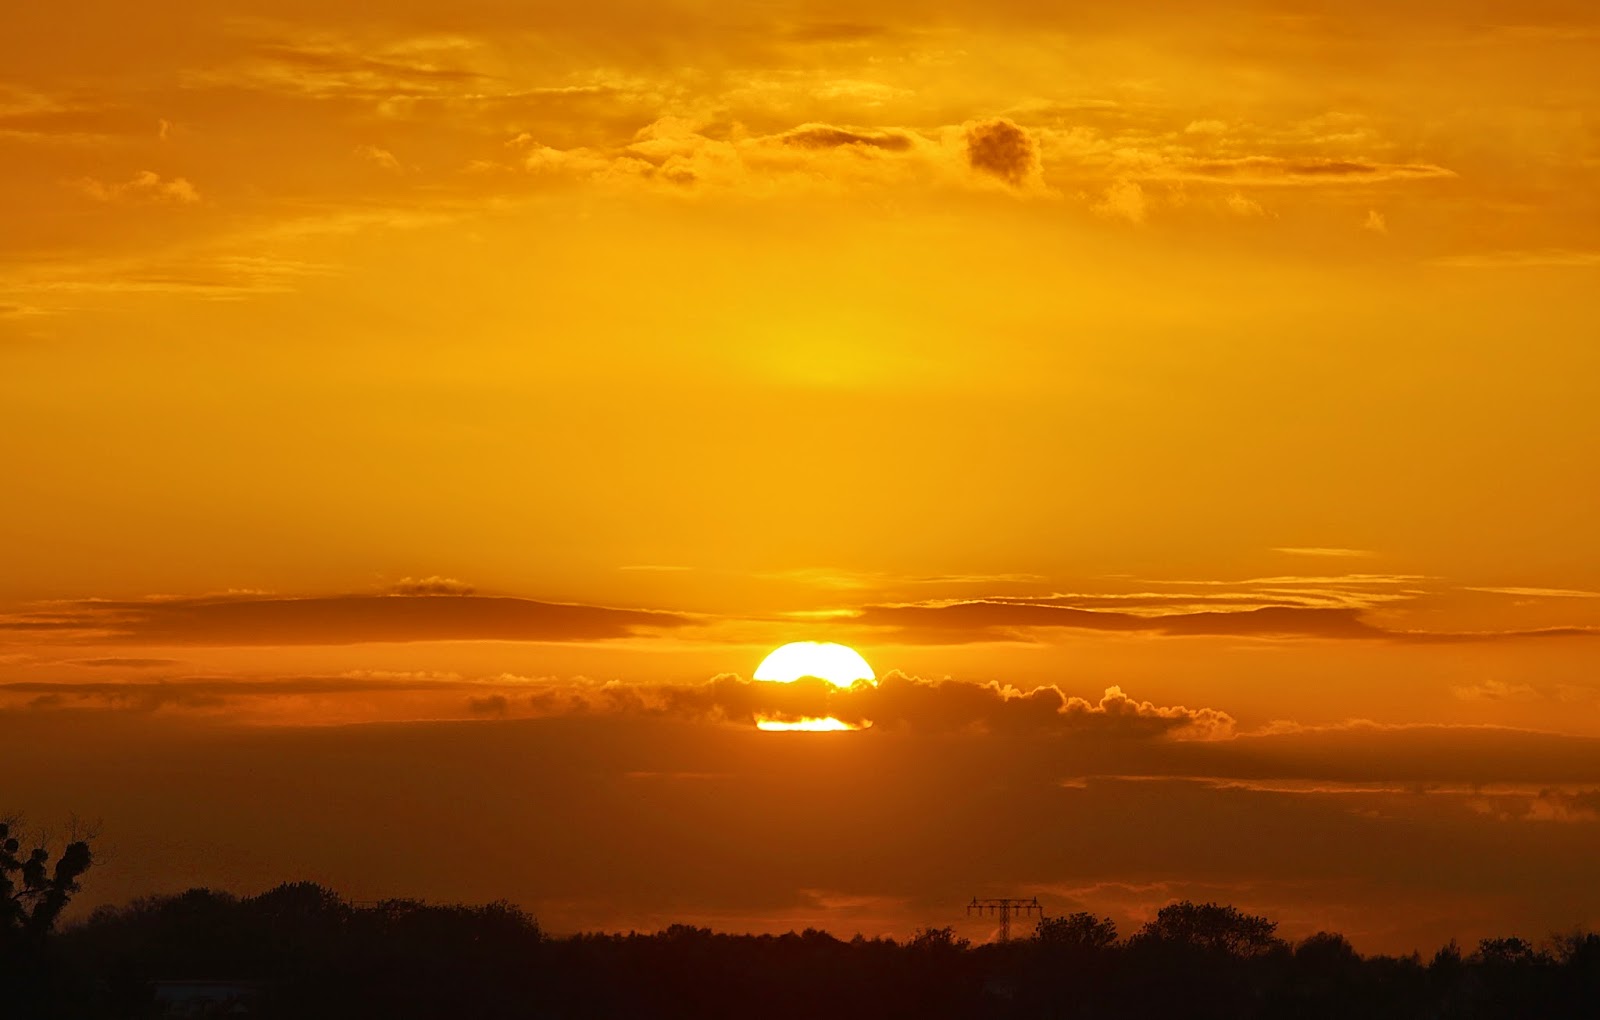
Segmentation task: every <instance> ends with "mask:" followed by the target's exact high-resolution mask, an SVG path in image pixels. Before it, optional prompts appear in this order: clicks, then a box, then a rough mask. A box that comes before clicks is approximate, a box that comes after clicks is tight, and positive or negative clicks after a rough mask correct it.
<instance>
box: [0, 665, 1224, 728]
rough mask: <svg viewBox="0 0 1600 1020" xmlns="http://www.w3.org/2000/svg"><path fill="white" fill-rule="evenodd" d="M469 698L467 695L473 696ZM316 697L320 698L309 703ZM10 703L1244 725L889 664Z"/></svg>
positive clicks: (35, 691)
mask: <svg viewBox="0 0 1600 1020" xmlns="http://www.w3.org/2000/svg"><path fill="white" fill-rule="evenodd" d="M463 695H465V697H463ZM308 699H311V700H308ZM0 708H11V709H31V710H35V711H37V710H47V711H59V710H66V709H76V710H85V709H98V710H112V711H135V712H144V713H149V712H156V711H172V710H177V711H192V712H201V713H216V712H218V711H220V710H223V709H226V710H227V712H228V717H229V718H230V719H232V720H234V721H239V720H241V719H244V718H250V719H257V720H260V719H267V720H273V721H277V722H280V723H281V722H285V721H296V719H298V721H301V722H304V721H309V720H318V721H327V720H339V721H362V720H364V719H365V720H371V721H385V720H395V719H403V718H416V717H417V716H418V715H419V714H421V715H423V716H424V717H433V718H505V717H518V718H534V717H537V718H565V717H582V718H592V719H603V718H612V717H630V718H664V719H672V720H676V721H680V722H695V723H716V724H734V725H737V726H741V727H753V726H754V725H755V724H756V722H757V721H758V720H761V719H769V720H789V721H792V720H797V719H803V718H834V719H839V720H842V721H844V722H846V723H848V724H850V725H852V726H862V727H864V726H869V725H870V726H873V727H876V728H880V729H884V730H907V731H911V732H916V733H923V734H930V733H945V734H955V733H967V734H980V733H982V734H994V735H997V736H1005V737H1041V738H1043V737H1063V738H1066V737H1070V738H1085V739H1087V738H1096V739H1100V738H1105V739H1134V740H1146V739H1155V738H1162V737H1168V738H1174V739H1180V740H1211V739H1219V738H1225V737H1229V736H1232V735H1233V732H1234V720H1233V717H1232V716H1230V715H1229V714H1228V713H1226V712H1223V711H1220V710H1217V709H1212V708H1194V709H1191V708H1186V707H1184V706H1181V705H1177V706H1163V705H1156V704H1154V703H1152V702H1149V701H1139V700H1136V699H1134V698H1132V697H1130V696H1128V695H1127V694H1125V693H1124V692H1123V691H1122V689H1121V688H1120V687H1109V688H1106V690H1105V692H1104V693H1103V694H1102V695H1101V696H1100V697H1099V698H1098V699H1093V700H1091V699H1088V698H1083V697H1078V696H1076V695H1069V694H1066V693H1065V692H1063V691H1062V690H1061V689H1060V688H1059V687H1057V686H1054V685H1049V686H1040V687H1035V688H1032V689H1029V690H1022V689H1019V688H1016V687H1012V686H1010V685H1008V684H1000V683H998V682H990V683H986V684H976V683H968V682H963V681H956V680H923V679H920V678H918V677H913V676H908V675H906V674H904V673H900V672H891V673H889V674H888V675H886V676H885V677H884V678H883V679H882V680H881V681H880V682H879V683H877V684H870V683H865V682H863V683H859V684H856V685H855V686H853V687H850V688H844V689H841V688H837V687H834V686H833V685H832V684H830V683H828V682H826V681H823V680H817V679H815V678H807V679H802V680H799V681H796V682H794V683H777V682H772V681H765V680H746V679H744V678H742V677H739V676H737V675H734V674H723V675H720V676H716V677H712V678H711V679H709V680H706V681H704V682H702V683H684V684H660V683H628V682H623V681H618V680H611V681H604V682H597V681H592V680H587V679H584V678H581V677H579V678H573V679H557V678H553V677H540V678H528V677H521V676H515V675H511V674H501V675H498V676H487V677H478V678H474V679H467V678H463V677H460V676H458V675H455V674H440V673H370V672H350V673H344V674H340V675H338V676H299V677H273V678H255V677H226V676H220V677H219V676H195V677H177V678H170V679H163V680H157V681H94V682H70V681H16V682H11V683H4V684H0Z"/></svg>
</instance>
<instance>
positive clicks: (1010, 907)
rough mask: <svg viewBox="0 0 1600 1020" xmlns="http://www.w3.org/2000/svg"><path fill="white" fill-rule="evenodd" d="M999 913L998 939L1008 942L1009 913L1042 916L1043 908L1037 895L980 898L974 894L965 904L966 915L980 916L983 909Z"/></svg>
mask: <svg viewBox="0 0 1600 1020" xmlns="http://www.w3.org/2000/svg"><path fill="white" fill-rule="evenodd" d="M986 910H987V911H988V912H989V913H990V914H999V915H1000V941H1001V942H1008V941H1010V939H1011V915H1013V914H1020V915H1021V916H1023V917H1027V916H1028V915H1029V914H1038V915H1039V916H1040V917H1043V916H1044V908H1043V907H1041V906H1039V897H1037V896H1034V897H1031V898H1029V899H1026V900H1021V899H1011V898H1010V897H1002V898H1000V899H990V900H980V899H978V898H977V897H976V896H974V897H973V898H972V902H971V903H968V904H967V916H968V917H971V916H972V915H973V914H978V915H979V916H982V914H983V912H984V911H986Z"/></svg>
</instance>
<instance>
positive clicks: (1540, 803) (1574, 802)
mask: <svg viewBox="0 0 1600 1020" xmlns="http://www.w3.org/2000/svg"><path fill="white" fill-rule="evenodd" d="M1467 803H1468V806H1470V807H1471V808H1472V809H1473V810H1474V811H1477V812H1479V813H1481V814H1485V815H1489V816H1490V817H1492V818H1496V819H1499V820H1500V821H1505V822H1557V823H1568V824H1571V823H1586V822H1597V821H1600V790H1578V791H1568V790H1559V789H1546V790H1539V791H1538V792H1537V793H1532V794H1526V793H1512V794H1494V793H1479V794H1477V795H1475V796H1473V797H1471V798H1470V799H1469V800H1468V802H1467Z"/></svg>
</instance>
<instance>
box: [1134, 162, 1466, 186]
mask: <svg viewBox="0 0 1600 1020" xmlns="http://www.w3.org/2000/svg"><path fill="white" fill-rule="evenodd" d="M1150 176H1154V177H1178V178H1182V179H1185V180H1195V181H1217V182H1224V183H1226V182H1234V183H1252V182H1254V183H1262V184H1271V183H1291V184H1295V183H1297V184H1317V183H1326V184H1341V183H1343V184H1364V183H1375V182H1379V181H1393V180H1427V179H1431V178H1444V177H1454V176H1456V174H1455V171H1453V170H1448V169H1446V168H1444V167H1442V166H1435V165H1433V164H1431V163H1373V162H1368V161H1365V160H1350V159H1286V158H1282V157H1278V156H1243V157H1240V158H1238V159H1217V160H1189V161H1183V162H1179V163H1175V164H1171V165H1169V166H1165V167H1162V168H1160V169H1158V170H1155V171H1154V172H1152V173H1151V174H1150Z"/></svg>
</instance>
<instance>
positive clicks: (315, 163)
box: [0, 0, 1600, 948]
mask: <svg viewBox="0 0 1600 1020" xmlns="http://www.w3.org/2000/svg"><path fill="white" fill-rule="evenodd" d="M228 9H229V12H228V13H227V14H221V13H219V12H218V9H217V7H216V5H214V4H200V3H175V4H167V5H160V6H159V8H156V9H150V8H148V7H132V6H129V5H126V4H112V3H98V4H90V5H77V6H75V7H74V8H73V9H71V10H64V9H57V8H53V7H50V6H48V5H45V6H35V7H33V8H30V9H27V10H19V11H17V12H15V13H12V14H10V15H9V16H8V30H7V32H6V33H5V35H4V38H0V224H3V225H4V226H3V229H0V472H3V477H4V479H5V489H4V495H5V498H4V499H0V762H4V763H6V767H7V768H8V769H10V770H11V774H17V770H18V769H21V770H22V772H21V775H23V776H24V778H29V779H32V778H37V782H35V783H32V784H24V786H25V787H26V788H25V789H23V791H22V792H21V793H20V794H18V795H17V796H19V798H20V799H19V800H18V802H17V803H15V804H12V805H7V804H0V811H3V810H5V809H7V808H10V807H15V808H17V809H22V810H26V811H27V812H28V813H29V815H30V816H31V817H33V818H34V819H35V820H37V821H40V822H44V821H48V820H50V819H53V818H57V817H60V816H61V815H62V814H63V813H65V812H68V811H74V810H76V811H78V812H79V813H81V814H85V815H89V816H98V817H100V818H101V819H102V822H103V827H104V830H105V832H106V833H107V838H108V839H109V840H111V842H113V843H116V844H120V845H121V846H122V848H123V849H122V851H121V852H119V853H118V854H117V855H116V857H115V858H114V859H113V860H112V861H111V863H108V864H107V865H106V866H105V868H104V869H103V871H102V872H101V873H100V875H99V876H98V878H97V881H96V882H95V883H93V884H94V885H95V886H96V888H95V889H94V891H93V892H94V894H95V895H98V896H100V897H101V898H103V899H114V898H117V897H120V896H126V895H133V894H136V893H142V892H150V891H154V890H156V889H171V888H181V887H183V886H184V885H186V884H192V883H196V882H206V883H212V884H218V885H226V886H230V887H235V888H240V889H248V888H252V887H254V886H256V885H260V884H263V883H270V882H274V881H277V880H279V879H283V878H291V877H297V876H298V875H300V874H304V873H313V874H314V877H319V878H322V879H324V880H326V881H329V882H330V883H333V884H335V885H337V886H339V887H340V888H344V889H348V890H350V891H352V892H355V893H360V894H362V895H366V894H371V895H429V896H436V897H447V896H448V897H478V898H488V899H492V898H496V897H498V896H502V895H505V896H510V897H512V898H515V899H519V900H520V901H521V902H523V903H524V904H526V905H527V906H529V907H530V908H531V909H533V910H534V911H535V912H536V913H537V914H539V915H540V916H541V918H544V919H546V921H547V923H549V924H552V925H554V926H556V927H558V928H561V927H566V928H577V927H582V926H585V925H594V926H600V925H616V926H622V927H628V926H640V927H647V926H648V925H649V924H652V923H655V922H657V921H661V922H662V923H665V922H667V921H673V920H692V919H694V918H702V919H705V920H707V921H708V923H717V924H719V925H722V926H732V927H739V928H748V927H778V928H782V927H787V926H788V925H789V924H790V923H794V921H795V919H796V918H800V919H802V920H805V921H806V923H819V924H823V925H825V926H828V927H834V928H838V929H841V930H855V928H857V927H859V928H862V929H863V930H869V931H878V930H882V931H896V932H905V931H908V930H909V929H910V928H911V927H913V926H915V925H919V924H927V923H939V924H942V923H946V922H950V921H955V920H958V919H959V918H957V917H956V916H955V915H956V914H957V913H959V911H958V910H953V909H947V908H949V907H950V903H959V902H964V901H965V899H966V898H968V897H970V896H971V895H974V894H1005V892H1006V890H1011V889H1016V890H1020V891H1022V892H1024V893H1027V894H1033V893H1035V892H1037V893H1038V894H1040V895H1044V896H1046V897H1047V898H1049V899H1050V900H1051V902H1053V903H1054V904H1056V905H1057V906H1058V907H1060V908H1062V909H1067V908H1071V909H1077V908H1079V907H1083V908H1085V909H1095V910H1100V911H1102V912H1109V913H1114V914H1115V915H1116V916H1118V917H1119V918H1121V919H1123V920H1124V922H1125V923H1132V922H1133V921H1136V920H1137V919H1139V918H1141V917H1144V916H1148V915H1149V914H1150V913H1152V912H1153V910H1154V909H1155V907H1157V906H1159V905H1160V904H1161V903H1164V902H1166V901H1167V900H1168V899H1170V898H1172V897H1173V896H1186V895H1193V896H1196V897H1204V898H1209V899H1224V900H1230V901H1233V902H1237V903H1239V904H1240V905H1242V906H1254V907H1258V908H1260V909H1263V910H1267V909H1269V908H1270V910H1273V911H1276V912H1277V915H1276V916H1281V917H1282V918H1283V919H1284V920H1285V924H1286V927H1288V928H1293V929H1295V930H1300V929H1304V930H1306V931H1310V930H1315V929H1316V928H1318V927H1341V928H1342V929H1343V930H1345V931H1347V933H1349V934H1351V935H1352V937H1353V938H1355V940H1356V942H1357V944H1358V945H1360V946H1362V947H1363V948H1368V947H1373V948H1409V947H1410V946H1411V945H1412V944H1418V945H1420V944H1424V943H1426V942H1427V941H1428V940H1434V941H1439V940H1442V939H1443V938H1447V937H1450V936H1452V935H1455V936H1458V937H1459V936H1466V935H1470V934H1472V933H1474V932H1478V931H1480V930H1481V931H1483V932H1484V933H1487V931H1489V930H1495V931H1500V932H1501V933H1509V929H1510V928H1513V927H1516V926H1518V925H1521V926H1522V930H1521V931H1520V933H1521V934H1525V935H1542V934H1544V933H1545V932H1546V931H1547V930H1550V929H1553V928H1555V927H1559V926H1563V925H1571V924H1575V923H1579V922H1588V923H1591V924H1595V923H1600V895H1594V894H1590V893H1587V892H1582V891H1581V890H1580V891H1577V892H1575V891H1574V890H1575V888H1576V887H1577V886H1581V885H1583V884H1584V883H1582V882H1580V881H1579V880H1578V879H1576V878H1575V877H1574V875H1575V874H1576V872H1573V873H1570V874H1569V873H1568V872H1567V871H1564V870H1563V869H1564V868H1568V867H1569V866H1570V867H1572V868H1576V867H1577V866H1578V865H1577V862H1579V861H1581V860H1583V859H1585V855H1588V856H1589V857H1590V858H1592V855H1593V854H1594V853H1595V852H1600V678H1597V676H1600V675H1597V671H1596V666H1597V664H1600V542H1597V541H1596V538H1595V521H1596V520H1600V484H1597V483H1596V482H1595V480H1594V479H1595V471H1594V468H1593V466H1592V465H1593V464H1594V463H1597V462H1600V381H1597V380H1600V344H1597V343H1596V341H1595V339H1594V338H1595V337H1596V336H1600V305H1597V303H1596V302H1595V300H1594V297H1593V295H1594V293H1595V288H1596V284H1597V275H1596V274H1597V273H1600V197H1597V195H1600V191H1597V190H1596V188H1595V177H1596V173H1597V170H1600V129H1597V126H1596V123H1595V116H1594V109H1595V101H1596V97H1597V96H1600V15H1596V13H1595V12H1594V9H1593V5H1592V4H1589V3H1583V2H1576V0H1574V2H1566V0H1548V2H1533V3H1530V2H1517V3H1511V2H1497V0H1480V2H1476V3H1470V4H1462V3H1443V2H1432V0H1404V2H1400V3H1381V4H1380V3H1362V4H1356V5H1351V4H1339V5H1335V4H1328V3H1318V2H1305V3H1283V2H1266V0H1243V2H1236V3H1230V4H1227V5H1223V6H1217V5H1210V6H1208V7H1207V8H1206V9H1205V10H1204V11H1203V12H1201V11H1199V10H1197V9H1194V8H1192V5H1183V4H1177V3H1167V2H1156V0H1135V2H1133V3H1124V4H1116V5H1060V4H1037V3H1020V2H1017V0H986V2H984V3H974V2H970V0H931V2H930V0H920V2H918V3H914V4H913V3H875V4H865V3H851V4H824V3H801V2H780V3H773V4H763V5H760V6H752V5H730V4H712V3H706V2H699V3H679V2H674V0H651V2H648V3H646V2H642V0H605V2H603V3H598V4H586V5H571V4H547V3H530V4H511V3H500V2H490V0H465V2H459V3H454V4H450V5H440V4H434V3H427V4H424V3H418V2H415V0H399V2H388V3H382V4H379V3H353V2H342V3H327V2H323V3H316V4H313V3H302V2H298V0H256V2H246V3H235V4H230V5H228ZM810 639H817V640H836V641H843V642H846V643H848V644H850V645H852V646H854V647H856V648H858V649H860V650H861V651H862V652H863V653H864V654H865V655H866V656H867V658H868V659H869V660H870V661H871V662H872V663H873V665H874V666H875V667H876V668H877V669H878V672H879V674H880V676H889V675H890V674H891V673H893V674H894V675H893V677H892V679H891V680H888V681H886V682H885V685H884V686H883V687H882V688H880V689H879V690H878V691H877V692H858V695H857V696H859V697H860V698H861V699H862V700H859V701H856V702H847V701H838V702H837V703H830V704H825V705H821V706H813V707H820V708H826V709H829V710H837V711H838V712H855V713H857V714H858V715H859V716H861V717H862V718H872V719H873V721H874V723H875V726H874V728H873V729H872V730H870V731H867V732H864V733H850V734H838V735H804V734H800V735H795V734H787V735H776V734H758V733H756V732H755V731H754V729H753V725H752V718H751V716H752V713H753V712H756V711H758V710H759V709H761V707H762V706H763V705H765V704H767V703H768V702H769V701H770V700H771V699H774V698H776V699H779V700H782V699H784V698H789V697H810V696H811V695H810V694H807V693H806V692H805V691H794V692H782V691H774V690H771V689H768V688H766V687H763V686H762V685H757V684H750V683H747V682H746V681H745V680H744V679H742V678H747V677H749V675H750V673H751V672H752V671H753V670H754V667H755V665H756V663H757V662H758V661H759V660H760V658H761V656H762V655H763V654H764V653H765V651H766V650H768V649H770V648H771V647H772V646H774V645H776V644H779V643H782V642H784V641H789V640H810ZM725 674H733V675H734V676H732V677H728V676H724V675H725ZM718 676H722V677H723V678H722V679H720V680H712V679H711V678H713V677H718ZM940 681H948V682H944V683H941V682H940ZM990 684H992V685H994V686H990V687H986V686H984V685H990ZM1041 687H1042V688H1045V690H1044V691H1043V692H1040V693H1036V694H1034V695H1033V696H1031V697H1022V695H1025V694H1027V692H1030V691H1034V690H1035V689H1036V688H1041ZM1112 688H1115V689H1116V690H1117V691H1118V692H1119V693H1118V694H1116V695H1115V696H1108V695H1107V694H1106V692H1107V690H1108V689H1112ZM1008 690H1009V691H1010V692H1011V694H1012V695H1013V696H1010V697H1008V696H1007V691H1008ZM1120 692H1126V693H1125V694H1122V693H1120ZM813 693H814V692H813ZM835 697H836V699H837V698H848V697H851V696H845V695H839V696H835ZM1072 699H1077V700H1072ZM333 724H337V725H333ZM719 756H720V757H719ZM130 758H132V759H137V760H138V761H140V762H141V764H140V765H139V766H138V768H136V769H132V770H130V769H129V768H128V767H127V764H126V763H127V762H128V760H129V759H130ZM345 768H348V769H349V771H348V772H340V773H339V774H338V775H336V776H334V777H332V778H331V779H327V780H326V781H324V778H325V777H324V773H323V771H322V770H324V769H335V770H339V769H345ZM719 777H720V778H719ZM465 790H470V791H473V793H472V795H471V796H466V797H463V796H462V791H465ZM241 791H244V792H247V793H248V796H240V793H241ZM308 791H309V792H308ZM755 802H759V803H770V804H783V805H785V807H784V808H783V809H782V810H781V811H780V810H777V809H774V811H772V812H771V813H770V814H769V813H765V812H756V813H755V814H754V815H753V816H752V815H751V813H750V812H749V811H748V810H746V807H747V806H748V805H749V804H750V803H755ZM596 804H605V805H607V806H608V808H607V812H606V813H605V815H604V816H603V817H602V816H600V815H598V814H596V813H595V812H596V811H597V809H596V808H595V806H594V805H596ZM891 805H899V807H891ZM1008 811H1009V812H1012V813H1014V814H1015V815H1016V816H1018V817H1019V819H1026V822H1025V825H1026V831H1025V833H1019V834H1016V835H1015V837H1014V839H1015V842H1011V841H1008V839H1000V838H996V837H995V836H994V835H993V834H992V833H990V832H989V830H988V829H987V828H985V826H987V824H988V822H987V819H989V818H990V817H992V816H994V815H995V814H997V813H1000V814H1003V813H1005V812H1008ZM273 812H276V814H271V813H273ZM429 812H435V813H443V814H445V815H449V816H450V818H451V823H450V825H449V829H450V831H451V832H452V834H453V835H452V838H459V839H460V840H462V841H463V845H466V846H471V847H476V848H478V849H479V850H481V851H483V852H485V853H489V852H491V851H490V849H489V848H495V847H498V848H500V849H498V850H494V851H493V852H495V853H504V854H505V855H506V856H505V859H504V860H503V861H501V862H500V863H499V864H497V865H496V867H495V869H493V870H492V871H490V872H485V873H480V874H477V875H474V876H472V877H471V878H467V877H456V878H447V877H445V876H441V875H439V874H438V873H437V871H436V870H435V869H434V868H433V867H432V866H431V865H430V864H429V863H428V858H427V857H426V855H424V854H422V853H420V852H416V853H410V852H406V851H391V849H389V848H390V847H392V837H393V833H394V831H395V827H396V826H398V825H400V824H402V822H401V820H402V819H406V818H411V819H415V818H417V817H418V816H419V815H421V816H425V817H428V816H429ZM786 812H787V813H786ZM269 814H270V815H271V817H270V818H269ZM297 815H303V819H302V820H301V821H295V822H293V823H292V824H291V823H286V822H285V821H284V818H285V817H286V816H288V817H295V816H297ZM432 817H439V814H434V815H432ZM413 824H414V823H413ZM1019 824H1024V823H1021V822H1019ZM286 825H287V831H286V830H285V826H286ZM318 826H325V827H327V828H328V831H330V832H332V833H333V838H331V839H328V838H317V839H316V840H315V843H316V849H315V850H313V849H312V848H310V847H308V846H306V845H305V843H306V840H307V836H308V833H309V832H311V831H317V827H318ZM957 832H961V833H971V834H973V835H972V836H971V841H970V843H969V842H966V841H965V840H966V837H961V838H957V837H956V836H955V835H954V833H957ZM1313 836H1314V837H1315V838H1316V840H1317V841H1318V843H1319V845H1318V846H1316V847H1311V846H1308V845H1306V841H1307V840H1308V839H1311V838H1313ZM1247 837H1248V838H1247ZM535 845H537V846H538V847H539V849H537V850H535V849H534V847H535ZM913 857H915V858H917V863H912V861H911V860H910V858H913ZM924 858H926V859H924ZM850 861H856V862H858V863H859V867H852V866H851V865H850V864H849V862H850ZM1585 896H1587V897H1588V898H1587V899H1585V898H1584V897H1585ZM1397 902H1404V903H1405V904H1407V905H1408V906H1407V910H1406V912H1407V917H1406V918H1405V919H1404V921H1403V922H1402V921H1401V920H1398V919H1397V918H1395V917H1393V916H1390V915H1392V914H1393V913H1394V906H1393V905H1394V904H1395V903H1397ZM978 934H980V935H981V934H982V933H978ZM1363 940H1364V941H1363Z"/></svg>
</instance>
